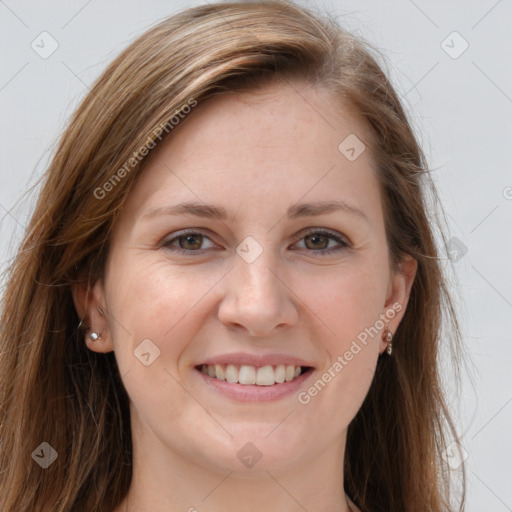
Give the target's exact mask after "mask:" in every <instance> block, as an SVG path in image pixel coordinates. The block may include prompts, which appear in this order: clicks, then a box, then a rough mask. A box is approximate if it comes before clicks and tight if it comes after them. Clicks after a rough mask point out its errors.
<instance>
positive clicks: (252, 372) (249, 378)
mask: <svg viewBox="0 0 512 512" xmlns="http://www.w3.org/2000/svg"><path fill="white" fill-rule="evenodd" d="M201 372H202V373H204V374H206V375H209V376H210V377H214V378H216V379H219V380H226V381H227V382H231V383H238V384H244V385H247V384H253V385H254V384H256V385H257V386H273V385H274V384H282V383H283V382H285V381H286V382H290V381H292V380H293V379H295V378H297V377H298V376H299V375H300V372H301V367H300V366H295V365H293V364H287V365H284V364H278V365H277V366H271V365H267V366H262V367H260V368H256V367H255V366H249V365H241V366H236V365H234V364H228V365H222V364H215V365H206V364H203V365H201Z"/></svg>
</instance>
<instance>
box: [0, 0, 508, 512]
mask: <svg viewBox="0 0 512 512" xmlns="http://www.w3.org/2000/svg"><path fill="white" fill-rule="evenodd" d="M201 3H206V0H205V1H204V2H201V1H188V2H187V1H163V0H161V1H157V0H154V1H151V2H144V3H143V2H136V1H135V0H123V1H120V0H116V1H109V2H105V1H102V2H100V1H99V0H89V1H87V0H72V1H69V0H68V1H64V0H60V1H57V0H48V1H46V2H36V1H24V0H18V1H16V0H6V1H1V0H0V41H1V46H0V48H1V54H2V63H3V64H2V66H1V69H0V106H1V112H2V115H1V117H0V130H1V133H0V141H1V155H2V160H1V167H0V178H1V185H2V186H1V187H0V219H1V224H0V265H1V268H0V269H4V268H5V265H6V262H7V261H9V259H10V258H11V257H12V256H13V254H14V252H13V251H14V248H15V245H16V244H17V243H18V242H19V240H20V235H21V233H22V231H23V226H24V225H25V223H26V219H27V215H28V212H29V211H30V208H31V207H32V206H33V200H34V196H33V195H32V196H29V197H28V198H26V199H25V200H23V201H21V202H18V199H19V198H20V196H21V195H22V193H23V192H25V191H26V190H27V189H28V188H29V186H31V185H32V184H33V183H34V181H35V179H36V178H37V177H38V176H40V174H41V173H42V171H43V170H44V168H45V165H46V163H47V161H48V157H49V155H50V152H51V150H52V148H53V145H54V144H55V142H56V140H57V138H58V136H59V133H60V131H61V130H62V128H63V126H64V122H65V120H66V119H67V118H68V116H69V115H70V113H71V112H72V111H73V110H74V108H75V106H76V105H77V104H78V102H79V101H80V100H81V99H82V98H83V96H84V95H85V94H86V93H87V92H88V87H89V85H90V84H91V83H92V82H93V81H94V79H95V78H96V77H97V76H98V75H99V74H100V73H101V72H102V71H103V69H104V68H105V66H106V65H107V63H108V62H110V61H111V60H112V59H113V57H114V56H115V55H117V54H118V53H119V51H120V50H122V49H123V48H124V47H125V46H126V45H127V44H128V43H129V42H130V41H131V40H133V39H134V38H135V37H136V36H138V35H139V34H141V33H142V32H143V31H144V30H145V29H146V28H148V27H149V26H151V25H152V24H154V23H155V22H156V21H158V20H160V19H161V18H163V17H165V16H167V15H170V14H172V13H174V12H176V11H178V10H181V9H182V8H184V7H187V6H193V5H198V4H201ZM300 3H303V4H310V5H318V6H321V7H323V8H324V9H325V10H328V11H331V12H336V13H337V14H338V15H339V17H340V19H341V20H342V22H343V24H344V25H345V26H346V27H347V28H349V29H351V30H353V31H355V32H356V33H358V34H359V35H362V36H363V37H365V38H367V39H368V40H369V41H370V42H372V43H373V44H375V45H377V46H378V47H379V48H381V50H382V51H383V52H384V54H385V55H386V56H387V59H388V62H389V63H390V66H391V69H390V73H391V78H392V80H393V82H394V84H395V85H396V87H397V89H398V91H399V93H400V95H401V96H402V97H403V101H404V102H405V106H406V108H407V109H408V110H409V111H410V112H411V116H412V119H413V122H414V124H415V129H416V131H417V133H418V136H419V137H420V141H421V143H422V145H423V147H424V150H425V152H426V154H427V157H428V158H429V162H430V166H431V168H432V172H433V176H434V178H435V181H436V183H437V185H438V187H439V191H440V194H441V198H442V200H443V203H444V207H445V209H446V212H447V214H448V220H449V227H450V237H451V241H450V243H449V244H448V247H447V248H446V251H445V252H444V253H443V257H445V259H446V269H447V271H448V272H449V273H450V279H451V281H450V282H451V287H452V289H453V290H454V291H455V292H456V293H457V294H458V297H459V299H458V300H457V302H458V308H459V313H460V315H461V320H462V327H463V332H464V343H465V346H466V347H467V350H468V352H469V353H470V355H471V361H472V364H471V365H470V366H469V367H468V368H467V370H466V372H465V373H464V375H463V386H462V388H461V390H460V398H459V397H458V395H457V392H458V390H457V389H456V388H455V387H454V384H453V382H452V379H451V370H450V369H449V368H448V369H447V371H446V377H447V385H448V386H450V389H451V391H450V393H451V394H452V397H453V398H452V400H451V406H452V408H453V412H454V414H455V416H456V419H457V423H458V425H459V429H460V431H461V435H462V448H463V450H464V451H463V455H464V457H467V464H468V469H469V471H468V477H469V495H468V506H467V510H468V511H469V512H481V511H483V510H486V511H488V510H492V511H493V512H505V511H512V486H511V485H510V483H511V482H512V470H511V469H510V461H511V460H512V442H511V441H510V433H511V426H512V403H511V402H512V385H511V384H512V377H511V373H512V372H511V363H512V335H511V333H510V331H509V329H510V324H509V320H510V318H511V316H512V273H511V272H510V265H511V263H512V259H511V254H512V250H511V249H512V236H511V234H512V229H511V228H512V172H511V167H510V157H509V155H508V152H509V151H510V148H511V135H512V66H511V64H512V58H511V57H512V44H511V43H512V38H511V32H510V31H511V28H510V27H511V26H512V1H511V0H500V1H496V0H485V1H478V2H477V1H475V0H473V1H462V0H458V1H451V2H446V1H441V0H436V1H430V2H427V1H426V0H415V1H413V0H393V1H388V2H385V3H384V2H378V1H370V0H364V1H361V0H360V1H348V0H340V1H338V2H336V1H334V0H333V1H331V2H327V1H325V2H320V1H318V2H317V1H314V2H313V1H312V2H305V1H301V2H300ZM52 52H53V53H52ZM453 453H454V452H453V451H452V452H449V455H450V454H451V456H452V457H451V459H450V463H451V464H452V465H453V466H454V467H456V466H458V463H459V461H457V460H456V459H457V458H456V456H454V455H453ZM449 455H447V456H449Z"/></svg>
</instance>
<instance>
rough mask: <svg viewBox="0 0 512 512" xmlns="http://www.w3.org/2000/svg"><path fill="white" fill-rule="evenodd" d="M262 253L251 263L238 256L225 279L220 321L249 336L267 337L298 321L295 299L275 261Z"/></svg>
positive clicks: (219, 313)
mask: <svg viewBox="0 0 512 512" xmlns="http://www.w3.org/2000/svg"><path fill="white" fill-rule="evenodd" d="M268 253H270V251H263V253H262V254H261V255H260V256H259V257H258V258H257V259H256V261H253V262H252V263H248V262H246V261H245V260H244V259H243V258H241V257H239V256H238V255H237V256H236V257H235V262H234V267H233V269H232V270H231V272H229V274H228V276H227V278H226V279H227V281H226V282H227V291H226V293H225V295H224V297H223V300H222V302H221V304H220V306H219V311H218V316H219V320H220V321H221V322H222V323H223V324H225V325H226V326H227V327H229V328H231V329H233V328H235V329H244V330H245V331H246V333H247V334H248V335H250V336H252V337H268V336H271V335H272V334H274V333H275V332H277V331H278V330H281V329H285V328H289V327H291V326H293V325H294V324H295V323H296V322H297V320H298V316H299V315H298V311H297V307H296V305H295V301H296V300H297V299H296V297H295V295H294V293H293V291H292V290H291V289H290V287H289V285H287V284H286V279H285V276H284V274H283V272H282V271H281V272H280V271H279V268H280V267H279V266H278V265H276V264H275V260H274V259H273V258H272V257H271V256H270V255H269V256H267V254H268Z"/></svg>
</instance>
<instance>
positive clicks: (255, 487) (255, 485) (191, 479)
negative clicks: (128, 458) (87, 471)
mask: <svg viewBox="0 0 512 512" xmlns="http://www.w3.org/2000/svg"><path fill="white" fill-rule="evenodd" d="M344 447H345V438H343V440H340V442H339V444H338V445H337V446H335V447H332V446H330V447H327V448H326V449H325V450H324V451H323V452H321V453H320V454H317V455H316V457H307V456H306V455H305V456H304V458H303V461H302V463H301V464H300V465H297V466H295V467H289V468H282V467H281V468H277V467H270V466H265V463H264V459H265V457H264V456H263V457H262V458H261V459H260V461H258V463H257V464H255V465H254V466H253V467H252V468H251V469H250V470H240V464H237V461H236V459H235V461H236V462H233V467H232V468H226V470H219V469H218V468H216V467H214V466H213V465H212V466H211V467H206V466H207V465H208V462H207V461H206V459H203V456H202V454H187V457H183V456H182V455H180V454H179V453H177V452H176V451H175V450H173V449H171V447H169V446H167V445H164V444H162V443H160V442H159V440H158V439H156V437H153V436H147V435H145V436H134V441H133V476H132V482H131V485H130V489H129V492H128V494H127V496H126V498H125V499H124V500H123V502H122V503H121V505H120V506H119V507H118V508H117V509H116V510H115V511H114V512H133V511H135V510H136V511H137V512H164V511H165V512H168V511H169V510H182V511H187V512H199V511H201V512H214V511H218V510H222V511H223V512H235V511H236V512H239V511H240V509H241V508H242V509H243V510H265V511H267V512H278V511H279V512H299V511H301V512H302V511H304V510H315V511H318V512H321V511H329V512H356V508H355V507H354V506H353V505H352V506H351V505H350V504H349V503H348V499H347V497H346V495H345V492H344V490H343V485H342V483H343V456H344ZM194 458H195V459H197V461H193V459H194ZM340 482H341V483H340Z"/></svg>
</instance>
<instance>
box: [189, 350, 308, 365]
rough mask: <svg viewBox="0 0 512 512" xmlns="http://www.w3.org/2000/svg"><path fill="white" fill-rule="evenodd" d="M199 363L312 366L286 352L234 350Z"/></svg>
mask: <svg viewBox="0 0 512 512" xmlns="http://www.w3.org/2000/svg"><path fill="white" fill-rule="evenodd" d="M201 364H206V365H214V364H234V365H236V366H242V365H247V366H255V367H256V368H259V367H262V366H277V365H279V364H285V365H288V364H292V365H294V366H308V367H312V366H313V365H312V364H311V363H308V362H307V361H305V360H304V359H300V358H298V357H295V356H290V355H286V354H261V355H255V354H247V353H243V352H236V353H231V354H222V355H219V356H215V357H210V358H208V359H205V360H204V361H202V362H201V363H199V366H200V365H201Z"/></svg>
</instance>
